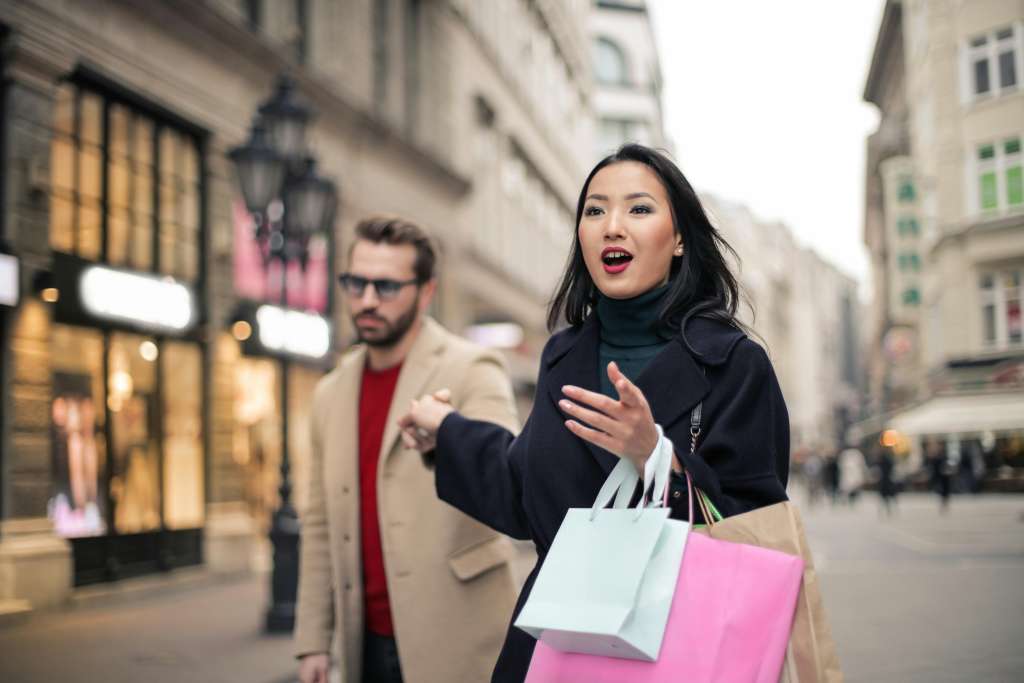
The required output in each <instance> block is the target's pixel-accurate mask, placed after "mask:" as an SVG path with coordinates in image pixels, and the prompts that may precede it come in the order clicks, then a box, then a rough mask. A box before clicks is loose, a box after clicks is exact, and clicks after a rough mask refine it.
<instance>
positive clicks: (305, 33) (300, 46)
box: [295, 0, 310, 64]
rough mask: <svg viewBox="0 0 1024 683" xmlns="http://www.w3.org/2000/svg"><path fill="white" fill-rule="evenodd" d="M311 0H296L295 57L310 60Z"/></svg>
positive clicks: (305, 60) (303, 61) (304, 61)
mask: <svg viewBox="0 0 1024 683" xmlns="http://www.w3.org/2000/svg"><path fill="white" fill-rule="evenodd" d="M309 27H310V24H309V0H295V59H297V60H298V62H299V64H306V63H308V62H309Z"/></svg>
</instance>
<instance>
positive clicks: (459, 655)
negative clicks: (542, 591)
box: [295, 217, 517, 683]
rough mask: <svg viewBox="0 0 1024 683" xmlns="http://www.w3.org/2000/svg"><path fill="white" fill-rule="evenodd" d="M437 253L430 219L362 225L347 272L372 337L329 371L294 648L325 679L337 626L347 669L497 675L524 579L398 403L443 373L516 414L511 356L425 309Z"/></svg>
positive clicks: (417, 675) (494, 413) (442, 382)
mask: <svg viewBox="0 0 1024 683" xmlns="http://www.w3.org/2000/svg"><path fill="white" fill-rule="evenodd" d="M434 263H435V252H434V247H433V246H432V244H431V241H430V240H429V239H428V237H427V235H426V234H425V233H424V232H423V231H422V230H421V229H420V228H419V227H417V226H416V225H414V224H412V223H410V222H408V221H405V220H401V219H396V218H387V217H379V218H371V219H367V220H364V221H362V222H361V223H359V224H358V225H357V226H356V229H355V242H354V244H353V246H352V247H351V249H350V250H349V255H348V270H347V271H346V272H345V273H344V274H343V275H341V277H340V281H341V285H342V290H343V293H344V300H345V303H346V305H347V308H348V312H349V314H350V315H351V317H352V322H353V325H354V327H355V330H356V332H357V334H358V337H359V340H360V342H361V343H360V344H359V345H357V346H356V347H355V348H354V349H353V350H351V351H349V352H348V353H347V354H346V355H345V356H343V357H342V359H341V361H340V363H339V365H338V367H337V368H336V369H335V370H334V371H333V372H331V373H330V374H328V375H327V376H326V377H325V378H324V379H323V380H321V382H320V383H319V384H318V385H317V388H316V392H315V394H314V399H313V408H312V420H311V421H312V441H313V460H312V467H311V472H310V485H309V491H310V493H309V505H308V509H307V510H306V511H305V514H304V515H303V517H302V539H301V541H302V546H301V553H302V560H301V568H300V579H299V600H298V613H297V615H296V628H295V647H296V652H297V655H298V657H300V658H301V662H300V665H299V677H300V680H301V681H302V683H327V672H328V669H329V652H330V651H331V649H332V639H333V640H336V644H337V645H338V647H339V654H340V659H339V661H338V665H339V666H340V667H341V669H342V680H343V681H346V682H348V683H361V682H373V683H400V682H401V681H404V682H405V683H449V682H452V683H454V682H455V681H484V680H487V678H488V676H489V675H490V672H491V669H492V667H493V664H494V659H495V658H496V657H497V655H498V651H499V649H500V647H501V642H502V637H503V635H504V632H505V626H506V625H507V624H508V615H509V614H510V613H511V611H512V608H513V606H514V604H515V595H516V583H515V581H514V579H513V575H512V572H511V567H510V566H509V560H510V558H511V552H512V547H511V544H510V542H509V541H508V539H505V538H503V537H501V536H500V535H498V534H496V533H495V532H494V531H492V530H491V529H489V528H487V527H485V526H484V525H482V524H480V523H479V522H475V521H473V520H472V519H470V518H469V517H467V516H466V515H464V514H463V513H461V512H459V511H457V510H456V509H455V508H453V507H451V506H450V505H448V504H447V503H443V502H441V501H440V500H438V498H437V495H436V493H435V491H434V475H433V472H431V471H430V470H429V469H427V468H426V467H425V466H424V462H423V459H422V457H421V456H420V454H419V453H417V452H416V451H415V450H409V449H406V448H404V447H403V445H402V443H401V442H400V441H399V428H398V424H397V420H398V417H399V416H400V415H401V414H402V413H404V412H405V410H406V409H407V408H408V406H409V403H410V401H411V400H412V399H413V398H415V397H416V396H418V395H420V394H421V393H423V392H424V391H434V390H436V389H439V388H441V387H442V386H444V387H448V388H449V389H450V396H449V400H450V401H451V402H452V403H453V404H454V405H456V406H458V408H459V409H460V410H461V411H463V412H464V413H465V414H466V415H467V416H471V417H473V418H475V419H481V420H489V421H491V422H494V423H497V424H500V425H502V428H504V429H509V430H514V429H516V428H517V422H516V416H515V407H514V403H513V397H512V389H511V385H510V382H509V379H508V377H507V375H506V373H505V369H504V365H503V361H502V360H501V358H500V357H499V356H498V354H496V353H494V352H492V351H488V350H485V349H482V348H480V347H478V346H475V345H473V344H470V343H469V342H467V341H465V340H463V339H461V338H459V337H456V336H455V335H453V334H451V333H450V332H448V331H446V330H445V329H444V328H442V327H441V326H440V325H439V324H437V323H436V322H434V321H433V320H432V319H431V318H430V317H428V316H427V314H426V311H427V309H428V307H429V305H430V302H431V298H432V297H433V295H434V290H435V286H436V279H435V274H434Z"/></svg>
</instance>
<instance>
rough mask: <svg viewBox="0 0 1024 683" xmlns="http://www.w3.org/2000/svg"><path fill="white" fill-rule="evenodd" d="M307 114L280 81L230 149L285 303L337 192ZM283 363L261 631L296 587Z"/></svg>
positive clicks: (278, 627) (289, 605)
mask: <svg viewBox="0 0 1024 683" xmlns="http://www.w3.org/2000/svg"><path fill="white" fill-rule="evenodd" d="M311 118H312V112H311V111H310V109H309V108H308V107H307V106H306V105H305V104H303V103H302V102H301V101H300V100H299V99H298V97H297V96H296V94H295V86H294V84H293V83H292V81H291V80H290V79H288V78H286V77H282V78H281V79H279V81H278V84H277V88H276V90H275V92H274V94H273V96H272V97H271V98H270V100H269V101H267V102H266V103H265V104H263V105H262V106H260V108H259V110H258V114H257V116H256V117H255V118H254V121H253V125H252V130H251V133H250V136H249V140H248V141H247V142H246V143H245V144H244V145H242V146H240V147H236V148H234V149H232V150H230V151H229V152H228V157H229V158H230V159H231V161H232V163H233V164H234V166H235V171H236V175H237V176H238V184H239V186H240V188H241V191H242V197H243V199H244V200H245V205H246V208H247V209H248V211H249V213H250V214H252V217H253V221H254V223H255V226H256V227H255V231H254V234H253V238H254V239H255V240H256V243H257V244H258V245H259V249H260V254H261V255H262V257H263V268H264V271H265V273H266V276H267V280H269V278H270V268H271V264H272V263H273V262H274V261H277V262H278V272H279V273H280V287H279V290H278V292H279V295H280V302H281V306H282V307H283V308H286V307H287V306H288V265H289V264H290V263H293V262H298V263H299V265H300V267H301V269H302V271H303V272H305V270H306V266H307V264H308V263H309V243H310V239H311V238H312V237H314V236H315V235H317V234H328V233H329V232H330V231H331V230H332V226H333V224H334V214H335V211H336V207H337V203H338V193H337V189H336V187H335V185H334V183H333V182H331V181H330V180H327V179H325V178H322V177H320V176H318V175H317V173H316V162H315V160H314V159H313V158H312V157H311V156H309V155H308V153H307V150H306V126H307V125H308V123H309V121H310V119H311ZM280 364H281V379H280V383H281V389H280V391H281V394H280V397H281V398H280V400H281V411H282V421H281V486H280V488H279V489H278V491H279V493H280V495H281V499H280V504H279V506H278V508H277V509H276V510H275V511H274V514H273V518H272V520H271V527H270V542H271V544H272V545H273V548H274V568H273V576H272V579H271V604H270V608H269V609H268V610H267V615H266V630H267V631H270V632H273V633H287V632H290V631H291V630H292V629H293V627H294V625H295V600H296V595H297V592H298V582H299V518H298V514H297V513H296V512H295V508H294V506H292V503H291V491H292V484H291V480H290V478H289V474H290V471H291V462H290V459H289V457H288V358H287V357H286V356H284V355H282V356H281V357H280Z"/></svg>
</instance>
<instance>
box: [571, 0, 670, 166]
mask: <svg viewBox="0 0 1024 683" xmlns="http://www.w3.org/2000/svg"><path fill="white" fill-rule="evenodd" d="M593 4H594V7H593V12H592V14H591V17H590V36H589V38H590V41H591V45H590V49H591V60H592V63H593V73H594V112H595V115H596V117H597V130H596V134H595V136H594V145H595V146H594V161H595V162H596V161H597V160H598V159H600V158H602V157H604V156H605V155H607V154H609V153H611V152H613V151H614V150H615V149H616V148H617V147H618V146H619V145H621V144H623V143H625V142H639V143H641V144H644V145H649V146H652V147H656V148H669V147H670V144H669V142H668V138H667V136H666V135H665V128H664V116H663V112H662V101H661V90H662V78H661V60H660V58H659V57H658V49H657V44H656V42H655V40H654V31H653V29H652V27H651V16H650V14H649V13H648V11H647V3H646V2H645V1H644V0H629V1H620V0H593Z"/></svg>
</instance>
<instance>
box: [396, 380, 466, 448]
mask: <svg viewBox="0 0 1024 683" xmlns="http://www.w3.org/2000/svg"><path fill="white" fill-rule="evenodd" d="M450 401H451V392H450V391H449V390H448V389H441V390H440V391H435V392H434V393H433V394H426V395H424V396H423V397H422V398H419V399H415V400H414V401H413V402H412V404H411V405H410V408H409V412H408V413H407V414H406V415H404V416H403V417H402V418H401V419H400V420H399V421H398V427H399V428H400V429H401V430H402V442H403V443H404V444H405V445H406V447H407V448H413V449H415V450H417V451H419V452H420V453H428V452H430V451H432V450H434V448H436V447H437V430H438V429H440V427H441V423H442V422H443V421H444V418H446V417H448V414H449V413H451V412H454V410H455V408H453V407H452V405H451V402H450Z"/></svg>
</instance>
